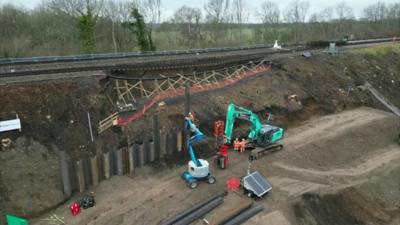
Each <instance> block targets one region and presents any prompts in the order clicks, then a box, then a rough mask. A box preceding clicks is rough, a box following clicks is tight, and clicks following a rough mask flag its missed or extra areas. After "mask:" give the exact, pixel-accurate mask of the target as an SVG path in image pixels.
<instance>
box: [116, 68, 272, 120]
mask: <svg viewBox="0 0 400 225" xmlns="http://www.w3.org/2000/svg"><path fill="white" fill-rule="evenodd" d="M270 69H271V65H268V66H260V67H258V68H257V69H254V70H253V71H247V72H244V73H241V74H238V75H237V76H235V77H233V78H232V79H226V80H223V81H220V82H217V83H212V84H204V85H194V86H192V87H191V89H190V92H191V93H194V94H195V93H201V92H205V91H211V90H217V89H220V88H224V87H227V86H230V85H234V84H236V83H237V82H239V81H240V80H243V79H245V78H249V77H253V76H256V75H260V74H262V73H264V72H267V71H269V70H270ZM183 95H185V87H181V88H178V89H175V90H169V91H166V92H163V93H161V94H159V95H157V96H155V97H154V98H153V99H152V100H151V102H150V103H148V104H147V105H145V106H143V108H142V109H141V110H140V111H137V112H136V113H134V114H132V115H130V116H127V117H121V116H118V118H117V124H118V125H120V126H126V125H127V124H128V123H129V122H132V121H135V120H137V119H139V118H140V117H141V116H143V114H145V113H146V112H147V111H148V110H149V109H150V108H151V107H153V106H154V104H156V103H157V102H159V101H162V100H165V99H168V98H174V97H178V96H183Z"/></svg>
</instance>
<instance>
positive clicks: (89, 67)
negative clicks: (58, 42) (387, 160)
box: [0, 38, 398, 81]
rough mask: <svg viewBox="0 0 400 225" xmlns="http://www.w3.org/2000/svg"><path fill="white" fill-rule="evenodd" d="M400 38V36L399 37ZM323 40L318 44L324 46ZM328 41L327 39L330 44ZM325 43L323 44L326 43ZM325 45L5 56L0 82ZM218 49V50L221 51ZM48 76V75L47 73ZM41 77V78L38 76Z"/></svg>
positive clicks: (219, 62) (221, 61)
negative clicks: (139, 53)
mask: <svg viewBox="0 0 400 225" xmlns="http://www.w3.org/2000/svg"><path fill="white" fill-rule="evenodd" d="M397 40H398V39H397ZM391 41H393V39H392V38H383V39H369V40H357V41H351V42H348V43H347V45H349V46H360V45H370V44H375V43H384V42H391ZM321 43H322V42H319V43H318V44H319V45H321ZM327 43H329V42H326V43H325V44H327ZM325 44H323V45H324V46H326V45H325ZM324 49H326V47H321V46H317V47H313V46H310V45H308V46H307V45H303V46H293V47H291V48H289V49H280V50H277V49H271V48H270V47H267V46H255V47H240V48H222V49H202V50H201V49H200V50H199V49H197V50H189V51H180V52H178V51H170V52H156V53H153V54H152V55H150V53H145V54H141V55H137V54H131V55H129V54H126V53H123V55H118V54H114V55H112V56H111V57H109V58H106V57H105V56H104V54H99V55H97V56H96V55H90V57H87V58H82V57H81V58H79V57H77V56H71V57H56V58H57V60H54V59H53V60H50V58H51V57H39V58H28V59H29V60H28V59H27V58H21V59H3V60H0V81H1V79H2V78H14V80H15V79H17V78H18V77H20V78H21V77H26V76H30V77H34V76H37V78H39V76H40V77H41V78H40V79H39V80H41V79H44V80H45V79H51V77H50V76H55V77H62V78H68V77H74V78H75V77H88V76H93V75H91V74H90V72H91V71H102V72H103V74H115V73H121V72H124V71H134V72H137V73H136V74H137V75H136V76H142V75H143V74H144V73H145V72H149V71H168V70H172V71H177V70H185V69H192V70H194V71H202V70H207V69H210V68H220V67H222V66H223V67H226V66H229V65H234V64H242V63H246V62H249V61H256V60H260V59H262V58H266V57H275V56H285V55H290V54H297V53H298V52H302V51H310V50H311V51H321V50H324ZM218 50H219V51H218ZM44 75H48V76H44ZM36 80H38V79H36Z"/></svg>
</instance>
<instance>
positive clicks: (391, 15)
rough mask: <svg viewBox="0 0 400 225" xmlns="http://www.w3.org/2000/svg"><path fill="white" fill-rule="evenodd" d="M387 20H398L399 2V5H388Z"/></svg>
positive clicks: (399, 13)
mask: <svg viewBox="0 0 400 225" xmlns="http://www.w3.org/2000/svg"><path fill="white" fill-rule="evenodd" d="M386 15H387V18H388V19H392V20H393V19H394V20H395V19H400V2H399V3H393V4H390V5H389V6H388V7H387V13H386Z"/></svg>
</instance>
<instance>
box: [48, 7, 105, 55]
mask: <svg viewBox="0 0 400 225" xmlns="http://www.w3.org/2000/svg"><path fill="white" fill-rule="evenodd" d="M103 3H104V1H103V0H50V2H49V4H48V5H49V7H50V8H51V9H52V10H54V11H55V12H58V13H64V14H67V15H70V16H73V17H76V18H77V19H78V29H79V36H80V41H81V47H82V51H83V52H85V53H91V52H94V51H95V50H96V39H95V26H96V23H97V20H98V18H99V15H100V13H101V9H102V7H103Z"/></svg>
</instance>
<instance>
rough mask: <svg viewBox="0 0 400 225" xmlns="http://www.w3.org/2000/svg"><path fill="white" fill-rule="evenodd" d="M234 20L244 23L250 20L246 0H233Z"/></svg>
mask: <svg viewBox="0 0 400 225" xmlns="http://www.w3.org/2000/svg"><path fill="white" fill-rule="evenodd" d="M232 11H233V22H235V23H238V24H242V23H245V22H246V21H247V20H248V15H249V14H248V12H247V10H246V5H245V3H244V0H233V2H232Z"/></svg>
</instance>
